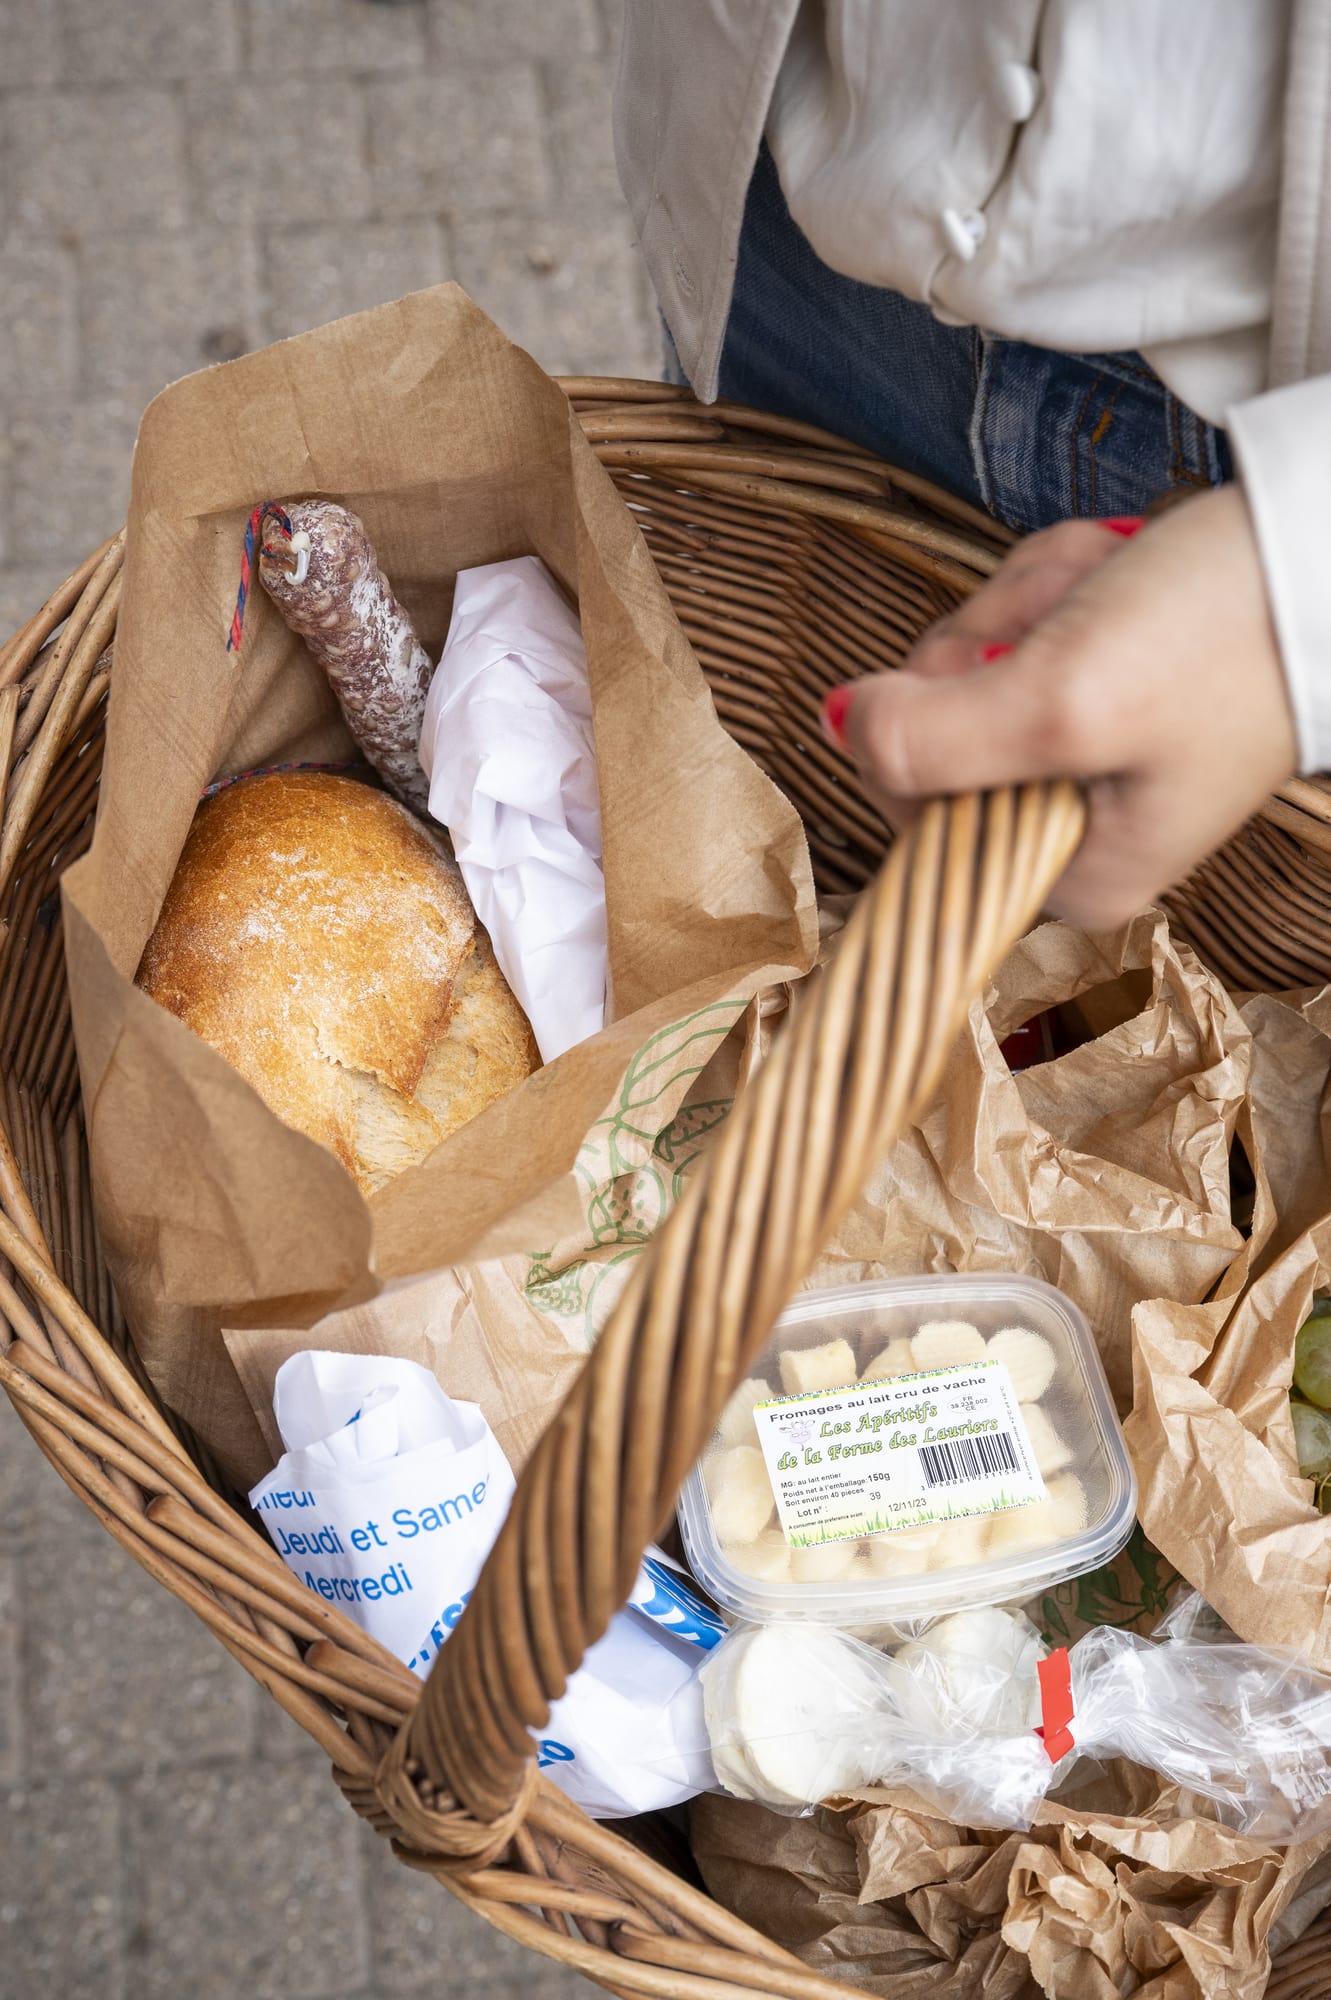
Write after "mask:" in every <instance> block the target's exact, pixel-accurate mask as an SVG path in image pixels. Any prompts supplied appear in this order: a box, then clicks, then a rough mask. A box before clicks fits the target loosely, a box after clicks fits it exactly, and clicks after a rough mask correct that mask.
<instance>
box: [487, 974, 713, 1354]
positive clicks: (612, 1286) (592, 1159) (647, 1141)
mask: <svg viewBox="0 0 1331 2000" xmlns="http://www.w3.org/2000/svg"><path fill="white" fill-rule="evenodd" d="M748 1004H749V1003H748V1001H747V1000H722V1001H717V1002H715V1003H714V1004H713V1005H712V1006H710V1007H701V1008H699V1009H698V1011H697V1012H696V1013H693V1014H688V1015H685V1017H684V1019H683V1020H681V1021H675V1022H673V1023H672V1024H671V1025H670V1026H669V1027H668V1028H661V1029H659V1030H658V1032H657V1033H656V1034H654V1035H652V1036H650V1037H649V1039H648V1040H647V1041H645V1042H644V1043H643V1045H642V1047H641V1048H640V1049H639V1050H638V1052H637V1054H636V1055H635V1056H634V1058H633V1060H632V1062H631V1063H630V1064H629V1067H628V1070H627V1071H626V1073H625V1076H624V1081H623V1083H622V1084H621V1086H620V1090H619V1097H618V1100H617V1102H616V1104H615V1107H614V1109H613V1111H612V1112H611V1113H610V1114H609V1116H607V1117H605V1118H601V1119H598V1120H597V1122H596V1124H595V1125H593V1126H592V1128H591V1130H590V1132H589V1133H588V1134H587V1137H586V1138H585V1139H584V1141H583V1143H582V1145H581V1147H580V1148H579V1152H578V1159H577V1162H576V1167H575V1171H576V1173H577V1175H578V1178H579V1180H580V1181H581V1182H582V1185H583V1187H584V1189H585V1191H586V1202H587V1206H586V1219H587V1228H586V1237H585V1240H584V1241H583V1242H581V1243H579V1244H577V1245H575V1246H561V1248H559V1249H556V1248H554V1247H551V1248H550V1249H547V1250H533V1251H531V1252H530V1253H529V1255H528V1260H527V1261H528V1270H527V1277H526V1281H525V1284H524V1287H523V1290H524V1292H525V1295H526V1297H527V1299H528V1301H529V1302H530V1304H532V1305H533V1306H535V1307H536V1309H537V1311H538V1312H543V1313H546V1314H549V1315H550V1316H551V1317H553V1318H558V1319H568V1320H574V1321H576V1322H578V1323H579V1332H580V1334H581V1337H582V1342H583V1344H585V1345H586V1346H588V1347H590V1346H591V1345H592V1343H593V1341H594V1340H595V1338H596V1335H597V1333H598V1332H599V1331H600V1329H601V1327H602V1325H603V1324H604V1322H605V1319H606V1316H607V1315H608V1313H609V1311H610V1308H611V1307H612V1305H613V1304H614V1302H615V1300H616V1299H617V1298H618V1297H619V1294H620V1292H621V1291H622V1289H623V1283H624V1280H625V1278H626V1277H627V1266H628V1265H630V1264H631V1263H632V1261H633V1259H634V1258H635V1257H637V1256H639V1255H640V1254H641V1252H642V1251H643V1249H644V1248H645V1247H646V1245H647V1244H648V1243H649V1242H650V1241H651V1239H652V1237H653V1236H654V1235H655V1234H656V1231H657V1230H658V1229H659V1228H660V1226H661V1224H662V1223H663V1222H664V1220H665V1218H666V1216H667V1215H668V1214H669V1212H670V1210H671V1209H672V1208H673V1207H674V1204H675V1203H676V1202H677V1201H678V1199H679V1197H680V1194H681V1192H682V1191H683V1186H684V1181H685V1177H686V1176H687V1174H688V1171H689V1168H690V1167H691V1166H692V1165H693V1163H694V1161H695V1160H696V1159H697V1158H698V1156H699V1154H700V1153H701V1152H702V1151H703V1148H704V1146H705V1144H706V1141H707V1138H708V1136H709V1134H711V1133H712V1132H714V1131H715V1130H716V1128H717V1127H718V1126H719V1125H720V1124H721V1123H722V1122H723V1121H724V1119H725V1117H726V1115H727V1113H728V1112H729V1110H730V1106H731V1101H732V1100H731V1099H730V1098H728V1097H726V1098H716V1099H714V1100H712V1101H709V1102H704V1103H701V1104H690V1105H686V1106H684V1107H683V1108H676V1107H678V1106H679V1100H680V1098H681V1097H682V1096H683V1095H685V1094H686V1093H687V1091H688V1088H689V1086H690V1084H691V1083H692V1082H693V1081H694V1079H695V1078H696V1077H698V1076H700V1075H701V1074H702V1072H703V1070H705V1069H706V1067H707V1065H708V1063H709V1062H710V1061H711V1059H712V1057H713V1056H714V1055H715V1054H716V1051H717V1049H718V1048H719V1047H720V1046H721V1044H722V1042H724V1040H725V1038H726V1036H727V1035H728V1034H730V1032H731V1031H732V1029H733V1028H734V1027H735V1026H736V1024H737V1023H738V1022H739V1021H740V1020H741V1019H742V1018H743V1015H744V1012H745V1010H746V1008H747V1007H748Z"/></svg>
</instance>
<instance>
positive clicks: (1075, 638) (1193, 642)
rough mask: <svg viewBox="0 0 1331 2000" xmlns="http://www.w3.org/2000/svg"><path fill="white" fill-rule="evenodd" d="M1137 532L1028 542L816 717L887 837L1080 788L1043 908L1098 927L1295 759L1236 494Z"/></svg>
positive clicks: (1257, 798) (1081, 529)
mask: <svg viewBox="0 0 1331 2000" xmlns="http://www.w3.org/2000/svg"><path fill="white" fill-rule="evenodd" d="M1135 525H1136V524H1135V523H1131V522H1117V523H1114V524H1112V526H1110V527H1107V526H1105V525H1103V524H1101V523H1099V522H1095V521H1064V522H1061V523H1060V524H1059V526H1057V527H1055V528H1049V529H1046V530H1045V531H1044V532H1043V533H1041V534H1038V535H1031V536H1030V537H1029V538H1028V539H1027V540H1026V541H1024V542H1022V543H1021V544H1020V545H1019V546H1018V547H1017V548H1016V549H1014V550H1013V552H1012V554H1011V555H1010V556H1009V557H1008V558H1007V560H1006V562H1005V563H1004V564H1003V566H1002V568H1001V569H1000V570H998V571H997V573H996V574H995V575H994V576H993V578H992V579H991V580H990V582H988V583H987V584H986V585H984V587H983V588H982V589H981V590H978V591H977V592H976V593H975V595H974V596H973V597H972V598H970V599H969V600H968V601H967V603H966V604H964V605H963V606H962V607H961V609H960V610H959V611H957V612H956V613H955V614H954V615H953V616H952V617H950V618H946V619H944V620H943V621H942V623H940V624H938V625H935V626H934V627H933V628H932V630H931V631H930V632H928V633H927V634H926V636H925V637H924V639H923V640H922V641H921V642H920V644H919V645H918V646H917V647H916V649H915V651H914V652H913V653H912V654H911V656H910V658H909V659H908V660H907V662H906V664H905V666H904V667H903V668H902V670H901V671H900V672H899V673H891V674H880V675H877V676H875V677H874V678H873V679H872V680H865V681H857V682H855V683H853V685H852V688H851V689H849V690H843V689H837V690H835V691H834V693H833V694H832V695H831V696H830V697H829V698H828V702H827V704H826V706H825V709H824V722H825V727H827V729H828V732H829V734H831V735H832V736H833V737H834V739H835V738H840V739H841V740H843V741H844V742H845V743H846V744H847V745H848V747H849V748H850V750H851V753H852V754H853V756H854V757H855V758H856V760H857V762H858V763H859V765H860V768H861V770H862V772H863V773H864V776H865V779H866V781H867V783H868V786H869V788H870V790H871V791H872V792H873V794H874V796H875V798H876V799H877V801H878V803H879V804H880V805H881V807H882V809H883V811H884V813H885V814H886V816H887V817H888V819H889V820H890V821H891V822H892V823H893V824H894V825H900V824H902V822H903V821H904V820H905V819H907V818H909V817H910V814H911V812H912V810H914V808H915V805H916V804H917V802H919V801H921V800H923V799H926V798H929V797H932V796H934V795H936V794H938V793H943V792H965V791H976V790H982V789H984V788H986V787H988V786H992V785H1002V784H1012V783H1018V782H1020V781H1022V780H1024V779H1030V778H1054V777H1071V778H1078V779H1080V780H1082V782H1083V786H1084V790H1085V793H1086V800H1087V829H1086V836H1085V838H1084V840H1083V841H1082V844H1081V846H1080V848H1079V849H1078V851H1077V853H1076V855H1075V856H1074V858H1073V860H1072V863H1071V865H1070V866H1069V867H1068V869H1067V870H1066V871H1065V873H1064V874H1063V876H1062V878H1061V879H1060V881H1059V882H1058V884H1057V886H1056V888H1055V890H1054V892H1053V894H1052V895H1051V896H1050V899H1049V908H1050V910H1051V911H1052V912H1053V913H1054V914H1055V915H1057V916H1062V917H1066V918H1067V919H1068V920H1069V921H1070V922H1072V923H1076V924H1081V925H1084V926H1086V927H1087V928H1089V929H1093V930H1095V929H1108V928H1109V927H1111V926H1112V925H1115V924H1118V923H1121V922H1124V921H1125V920H1126V919H1127V918H1128V917H1130V916H1132V915H1133V914H1134V913H1135V912H1136V911H1137V910H1139V909H1140V908H1141V907H1142V906H1143V904H1145V903H1149V902H1150V901H1151V900H1152V899H1153V898H1154V897H1156V896H1158V895H1159V894H1160V892H1161V891H1162V890H1163V889H1167V888H1169V887H1171V886H1172V885H1173V884H1174V883H1176V882H1179V881H1181V880H1182V879H1183V877H1184V876H1185V875H1187V874H1188V873H1189V871H1190V870H1191V869H1192V868H1193V867H1195V865H1196V864H1197V862H1199V861H1200V860H1201V859H1202V858H1203V856H1204V855H1207V854H1209V853H1210V852H1211V850H1212V849H1213V848H1215V847H1217V846H1219V844H1220V842H1221V841H1222V840H1224V839H1225V838H1226V836H1227V835H1228V834H1230V833H1232V832H1233V831H1234V829H1235V828H1236V827H1238V826H1239V825H1241V824H1242V822H1243V821H1244V820H1245V819H1247V818H1248V817H1249V815H1250V814H1251V813H1253V812H1255V811H1256V809H1257V807H1258V806H1260V805H1261V803H1262V801H1263V800H1264V799H1265V798H1266V797H1267V795H1268V794H1269V793H1270V792H1271V791H1273V790H1274V789H1275V787H1276V786H1277V785H1279V784H1281V783H1282V782H1283V781H1284V780H1285V779H1286V778H1287V777H1288V776H1289V775H1290V773H1291V772H1292V771H1293V770H1294V768H1295V765H1296V761H1297V744H1296V737H1295V729H1294V722H1293V717H1292V715H1291V712H1290V705H1289V698H1288V695H1287V693H1286V689H1285V677H1284V673H1283V670H1282V668H1281V664H1280V655H1279V652H1278V650H1277V647H1276V640H1275V634H1274V631H1273V630H1272V626H1271V619H1270V613H1269V611H1268V608H1267V601H1266V591H1265V587H1264V584H1263V581H1262V571H1261V566H1260V563H1259V560H1258V555H1257V546H1256V542H1255V539H1254V536H1253V531H1252V526H1251V523H1250V521H1249V518H1248V510H1247V506H1246V504H1245V502H1244V500H1243V496H1242V494H1241V493H1240V492H1239V490H1238V489H1237V487H1232V486H1230V487H1223V488H1221V489H1219V490H1217V491H1215V492H1210V493H1205V494H1202V495H1199V496H1198V498H1196V499H1195V500H1188V501H1185V502H1183V503H1181V504H1180V505H1178V506H1177V507H1173V508H1171V509H1169V510H1168V511H1167V512H1166V513H1164V514H1162V515H1161V516H1160V517H1159V518H1158V519H1157V520H1153V521H1149V522H1147V523H1145V524H1144V525H1143V527H1142V531H1141V532H1140V533H1139V534H1138V533H1135V532H1133V530H1134V528H1135ZM1115 529H1116V530H1117V532H1115V531H1114V530H1115Z"/></svg>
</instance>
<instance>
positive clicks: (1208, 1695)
mask: <svg viewBox="0 0 1331 2000" xmlns="http://www.w3.org/2000/svg"><path fill="white" fill-rule="evenodd" d="M1204 1610H1205V1607H1204V1606H1203V1607H1201V1611H1199V1609H1198V1606H1197V1605H1187V1604H1185V1605H1184V1606H1181V1607H1178V1608H1177V1610H1176V1613H1175V1614H1171V1621H1170V1629H1171V1630H1174V1631H1178V1632H1182V1633H1184V1634H1187V1635H1188V1636H1182V1637H1167V1638H1165V1639H1164V1640H1162V1641H1151V1640H1147V1639H1142V1638H1138V1637H1137V1636H1136V1635H1135V1634H1134V1633H1130V1632H1121V1631H1117V1630H1115V1629H1113V1628H1111V1627H1100V1628H1098V1629H1096V1630H1094V1631H1091V1632H1088V1633H1087V1634H1086V1635H1085V1636H1084V1637H1083V1638H1082V1639H1080V1640H1078V1642H1077V1644H1076V1645H1075V1646H1074V1647H1073V1648H1072V1649H1071V1652H1070V1653H1069V1655H1068V1656H1067V1658H1068V1671H1069V1675H1070V1681H1071V1697H1072V1721H1071V1724H1070V1737H1071V1743H1072V1748H1071V1749H1070V1750H1069V1751H1068V1752H1067V1754H1065V1755H1061V1756H1058V1757H1057V1761H1055V1759H1054V1758H1053V1757H1051V1754H1050V1749H1051V1748H1052V1749H1054V1750H1055V1751H1056V1750H1057V1747H1058V1743H1059V1738H1058V1736H1057V1735H1056V1734H1055V1733H1054V1732H1053V1731H1052V1730H1051V1731H1050V1734H1049V1737H1048V1742H1049V1745H1050V1748H1047V1747H1046V1739H1045V1737H1044V1736H1042V1735H1041V1733H1040V1731H1039V1727H1038V1725H1039V1724H1040V1721H1041V1715H1042V1702H1041V1691H1040V1677H1039V1675H1038V1673H1037V1667H1038V1663H1039V1661H1040V1659H1041V1658H1042V1657H1043V1656H1044V1648H1043V1646H1042V1645H1041V1643H1040V1640H1039V1636H1038V1634H1037V1633H1036V1631H1035V1628H1034V1626H1033V1625H1031V1623H1030V1621H1029V1620H1028V1619H1026V1618H1025V1617H1024V1616H1022V1614H1021V1613H1019V1612H1008V1611H1000V1610H996V1609H992V1608H990V1609H987V1610H983V1611H973V1612H962V1613H959V1614H957V1615H956V1616H955V1617H952V1618H946V1619H942V1620H940V1621H939V1622H938V1623H937V1624H935V1625H933V1626H932V1627H930V1628H929V1629H928V1630H927V1631H926V1632H924V1633H922V1634H921V1635H920V1636H919V1637H917V1638H915V1639H913V1640H911V1641H910V1642H909V1643H907V1644H906V1645H903V1646H901V1647H899V1648H898V1649H897V1650H896V1651H895V1652H893V1653H884V1652H879V1651H876V1650H875V1649H874V1648H873V1647H871V1646H868V1645H865V1644H863V1643H862V1642H861V1641H859V1640H857V1639H853V1638H851V1637H850V1636H849V1635H848V1634H846V1633H843V1632H837V1631H831V1630H828V1629H827V1628H826V1627H814V1626H811V1625H808V1624H795V1623H791V1624H787V1625H765V1626H742V1627H739V1628H737V1629H736V1630H734V1631H733V1632H731V1633H730V1635H729V1636H728V1637H727V1638H726V1639H725V1640H724V1641H723V1642H722V1644H721V1645H720V1646H719V1647H718V1648H717V1649H716V1651H715V1652H714V1653H713V1654H712V1655H711V1656H710V1657H709V1658H708V1660H707V1661H706V1663H705V1664H704V1665H703V1666H702V1668H701V1671H700V1679H701V1682H702V1688H703V1707H704V1714H705V1717H706V1721H707V1727H708V1733H709V1735H710V1738H711V1743H712V1753H713V1760H714V1763H715V1766H716V1772H717V1777H718V1780H719V1782H720V1783H721V1785H722V1786H723V1787H724V1788H725V1789H726V1790H728V1791H732V1792H735V1793H737V1794H738V1795H739V1796H740V1797H743V1798H754V1799H760V1800H762V1801H763V1802H764V1803H765V1804H768V1805H771V1806H775V1807H777V1808H778V1809H781V1810H785V1811H799V1810H802V1809H805V1808H807V1807H808V1806H810V1805H811V1804H813V1803H817V1802H819V1801H821V1800H823V1799H827V1798H833V1797H836V1796H838V1795H841V1794H844V1793H846V1792H850V1791H855V1790H858V1789H861V1788H863V1787H865V1786H868V1785H874V1784H887V1785H890V1784H901V1785H908V1786H909V1787H910V1788H911V1790H912V1791H913V1792H915V1793H916V1794H917V1795H918V1796H919V1797H920V1798H922V1799H923V1800H924V1801H925V1802H926V1803H927V1804H928V1805H929V1806H930V1807H931V1808H932V1809H934V1810H936V1811H938V1812H939V1813H941V1814H943V1815H944V1816H946V1817H947V1818H949V1819H952V1820H955V1821H957V1822H958V1823H959V1824H962V1825H967V1826H992V1827H1001V1828H1005V1829H1010V1828H1025V1827H1029V1826H1030V1824H1031V1823H1032V1820H1033V1819H1034V1816H1035V1814H1036V1812H1037V1811H1038V1810H1039V1807H1040V1805H1041V1803H1042V1802H1043V1800H1044V1799H1045V1798H1046V1797H1047V1796H1048V1795H1049V1794H1051V1793H1053V1792H1056V1791H1057V1790H1058V1788H1059V1787H1061V1786H1062V1785H1063V1784H1064V1783H1065V1782H1066V1781H1067V1779H1068V1778H1069V1776H1070V1775H1071V1773H1072V1770H1073V1767H1074V1765H1075V1764H1076V1762H1077V1760H1078V1759H1079V1758H1096V1759H1106V1758H1115V1757H1119V1758H1126V1759H1129V1760H1130V1761H1131V1762H1133V1763H1136V1764H1140V1765H1144V1766H1146V1767H1147V1768H1149V1769H1151V1770H1153V1771H1155V1772H1157V1773H1158V1774H1159V1775H1160V1777H1161V1778H1163V1779H1164V1780H1166V1781H1167V1782H1169V1783H1173V1784H1176V1785H1178V1786H1180V1787H1182V1788H1183V1789H1184V1790H1185V1791H1186V1792H1187V1793H1189V1794H1191V1795H1192V1797H1193V1799H1194V1800H1195V1801H1196V1802H1197V1809H1198V1810H1199V1811H1201V1812H1203V1813H1207V1814H1209V1815H1211V1816H1213V1817H1214V1818H1216V1819H1217V1820H1219V1821H1220V1822H1222V1823H1223V1824H1224V1825H1226V1826H1229V1827H1232V1828H1233V1829H1234V1830H1235V1831H1236V1832H1239V1833H1243V1834H1249V1835H1252V1836H1254V1837H1256V1838H1258V1839H1262V1840H1267V1841H1272V1842H1275V1843H1277V1844H1284V1843H1286V1842H1289V1841H1292V1840H1295V1839H1306V1838H1309V1837H1311V1836H1314V1835H1316V1834H1319V1833H1321V1832H1322V1831H1324V1830H1325V1829H1326V1828H1327V1826H1328V1825H1331V1676H1328V1675H1326V1674H1322V1673H1318V1672H1316V1671H1314V1670H1313V1669H1312V1668H1309V1667H1305V1666H1302V1665H1300V1664H1299V1663H1298V1662H1297V1661H1294V1660H1291V1659H1287V1658H1284V1657H1282V1656H1281V1655H1279V1654H1277V1653H1274V1652H1269V1651H1267V1650H1266V1649H1265V1648H1263V1647H1260V1646H1251V1645H1245V1644H1242V1643H1240V1642H1239V1641H1237V1640H1233V1639H1227V1638H1224V1637H1215V1636H1211V1633H1210V1630H1209V1629H1208V1628H1209V1625H1210V1621H1209V1620H1208V1619H1207V1618H1205V1617H1204V1616H1202V1615H1201V1612H1202V1611H1204ZM1193 1633H1196V1634H1198V1635H1200V1636H1191V1635H1192V1634H1193ZM1057 1678H1058V1676H1057V1675H1053V1676H1051V1679H1052V1680H1054V1681H1056V1680H1057ZM1046 1719H1048V1718H1046ZM1063 1740H1066V1739H1063ZM1203 1802H1205V1803H1203Z"/></svg>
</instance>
